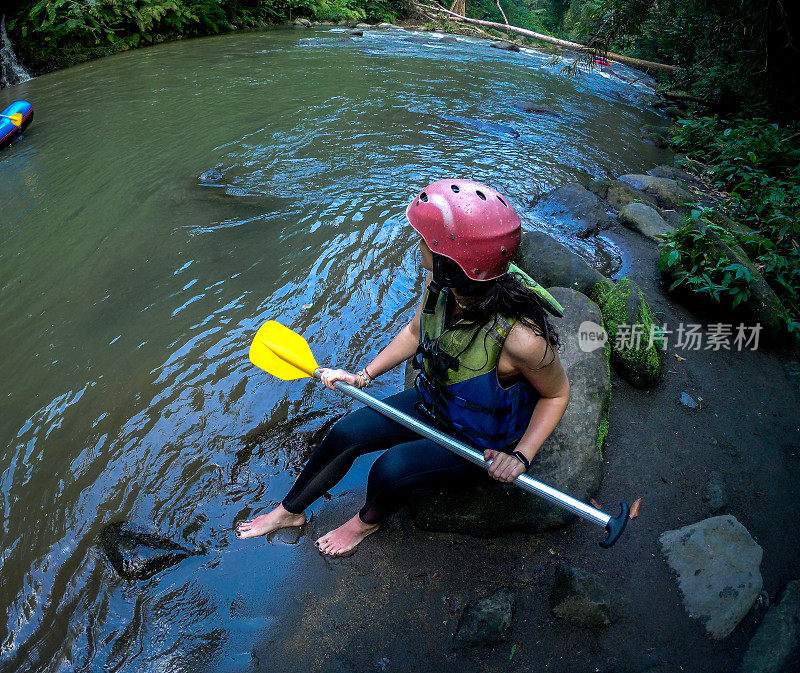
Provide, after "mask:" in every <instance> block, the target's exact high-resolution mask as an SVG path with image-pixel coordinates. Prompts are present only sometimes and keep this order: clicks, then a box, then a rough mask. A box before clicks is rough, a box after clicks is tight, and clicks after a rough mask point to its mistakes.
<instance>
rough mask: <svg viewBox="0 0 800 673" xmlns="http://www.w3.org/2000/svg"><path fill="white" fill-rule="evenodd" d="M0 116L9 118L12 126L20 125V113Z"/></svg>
mask: <svg viewBox="0 0 800 673" xmlns="http://www.w3.org/2000/svg"><path fill="white" fill-rule="evenodd" d="M0 117H6V118H8V119H10V120H11V123H12V124H13V125H14V126H21V125H22V113H21V112H15V113H14V114H13V115H0Z"/></svg>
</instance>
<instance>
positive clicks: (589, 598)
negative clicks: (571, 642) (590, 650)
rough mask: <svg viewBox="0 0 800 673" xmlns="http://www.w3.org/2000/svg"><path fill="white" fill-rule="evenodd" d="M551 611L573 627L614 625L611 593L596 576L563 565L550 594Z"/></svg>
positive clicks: (557, 569) (557, 573)
mask: <svg viewBox="0 0 800 673" xmlns="http://www.w3.org/2000/svg"><path fill="white" fill-rule="evenodd" d="M550 613H551V614H552V615H553V616H554V617H558V618H560V619H563V620H564V621H567V622H569V623H570V624H572V625H573V626H580V627H581V628H584V629H591V628H596V627H602V626H611V623H612V622H613V621H614V620H613V618H612V613H611V594H610V593H609V592H608V590H607V589H606V588H605V587H604V586H603V584H602V582H601V581H600V580H599V578H597V577H596V576H595V575H592V574H591V573H588V572H586V571H584V570H581V569H579V568H573V567H572V566H567V565H564V564H559V565H558V567H557V568H556V577H555V581H554V583H553V589H552V591H551V593H550Z"/></svg>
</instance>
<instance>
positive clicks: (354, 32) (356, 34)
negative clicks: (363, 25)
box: [347, 30, 364, 37]
mask: <svg viewBox="0 0 800 673" xmlns="http://www.w3.org/2000/svg"><path fill="white" fill-rule="evenodd" d="M347 34H348V35H352V36H353V37H361V36H362V35H364V31H363V30H348V31H347Z"/></svg>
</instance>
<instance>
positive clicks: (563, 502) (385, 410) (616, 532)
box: [314, 370, 630, 548]
mask: <svg viewBox="0 0 800 673" xmlns="http://www.w3.org/2000/svg"><path fill="white" fill-rule="evenodd" d="M319 372H320V370H316V371H315V372H314V376H315V377H316V378H320V373H319ZM333 385H334V387H335V388H336V389H337V390H340V391H341V392H343V393H344V394H345V395H349V396H350V397H352V398H354V399H356V400H358V401H359V402H363V403H364V404H366V405H367V406H368V407H370V408H371V409H374V410H375V411H377V412H378V413H379V414H383V415H384V416H386V417H388V418H391V419H392V420H393V421H395V422H397V423H399V424H400V425H403V426H405V427H407V428H409V429H410V430H413V431H414V432H417V433H419V434H420V435H422V436H423V437H427V438H428V439H430V440H432V441H434V442H436V443H437V444H439V445H441V446H443V447H444V448H446V449H449V450H450V451H452V452H453V453H455V454H456V455H458V456H461V457H462V458H464V459H466V460H468V461H470V462H471V463H475V465H479V466H480V467H483V468H485V469H488V467H489V465H490V464H491V463H490V462H487V461H486V460H484V459H483V454H482V453H480V452H479V451H476V450H475V449H473V448H470V447H469V446H466V445H465V444H462V443H461V442H459V441H456V440H455V439H453V438H452V437H450V436H449V435H446V434H444V433H443V432H439V431H438V430H436V429H435V428H431V427H430V426H428V425H425V424H424V423H421V422H420V421H418V420H417V419H416V418H414V417H413V416H409V415H408V414H404V413H403V412H402V411H399V410H397V409H395V408H394V407H391V406H389V405H388V404H386V403H384V402H381V401H380V400H377V399H375V398H374V397H372V396H371V395H367V393H365V392H363V391H362V390H359V389H358V388H356V387H355V386H351V385H349V384H347V383H343V382H342V381H335V382H334V384H333ZM513 483H514V485H515V486H518V487H519V488H521V489H522V490H523V491H527V492H528V493H532V494H533V495H538V496H539V497H541V498H544V499H545V500H549V501H550V502H552V503H554V504H556V505H559V506H560V507H563V508H564V509H566V510H568V511H570V512H572V513H573V514H577V515H578V516H579V517H581V518H583V519H586V520H587V521H591V522H592V523H596V524H598V525H600V526H602V527H603V528H605V529H606V531H607V533H608V535H607V536H606V539H605V540H603V541H602V542H601V543H600V546H601V547H603V548H608V547H610V546H611V545H613V544H614V543H615V542H616V541H617V540H618V539H619V537H620V535H622V531H623V530H625V525H626V524H627V523H628V514H629V513H630V508H629V507H628V505H627V504H626V503H624V502H623V503H622V504H621V511H620V514H619V516H617V517H611V516H609V515H608V514H606V513H605V512H602V511H600V510H599V509H597V508H595V507H592V506H591V505H587V504H586V503H585V502H581V501H580V500H578V499H576V498H573V497H572V496H569V495H567V494H566V493H562V492H561V491H559V490H557V489H555V488H553V487H552V486H548V485H547V484H544V483H542V482H541V481H538V480H537V479H534V478H533V477H530V476H528V475H527V474H521V475H519V476H518V477H517V478H516V479H515V480H514V482H513Z"/></svg>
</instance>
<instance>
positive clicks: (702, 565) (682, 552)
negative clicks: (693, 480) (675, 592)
mask: <svg viewBox="0 0 800 673" xmlns="http://www.w3.org/2000/svg"><path fill="white" fill-rule="evenodd" d="M659 542H660V543H661V550H662V551H663V553H664V556H665V557H666V559H667V563H668V564H669V567H670V568H671V569H672V570H673V571H674V572H675V573H676V574H677V576H678V586H679V587H680V590H681V593H682V594H683V605H684V607H685V608H686V611H687V612H688V613H689V616H691V617H693V618H695V619H697V620H698V621H699V622H700V623H702V624H703V626H705V628H706V631H708V633H709V634H710V635H711V637H712V638H714V639H715V640H718V639H722V638H725V637H726V636H727V635H728V634H729V633H730V632H731V631H733V629H735V628H736V625H737V624H738V623H739V622H740V621H741V620H742V618H743V617H744V616H745V615H746V614H747V612H748V610H750V607H751V606H752V605H753V602H754V601H755V600H756V598H758V594H759V592H760V591H761V571H760V565H761V558H762V555H763V552H762V550H761V547H759V546H758V545H757V544H756V542H755V540H753V538H752V537H751V536H750V533H748V532H747V529H746V528H745V527H744V526H742V524H740V523H739V522H738V521H737V520H736V518H735V517H733V516H730V515H725V516H716V517H713V518H711V519H705V520H703V521H699V522H697V523H693V524H691V525H689V526H685V527H683V528H679V529H677V530H670V531H667V532H666V533H662V534H661V536H660V537H659Z"/></svg>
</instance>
